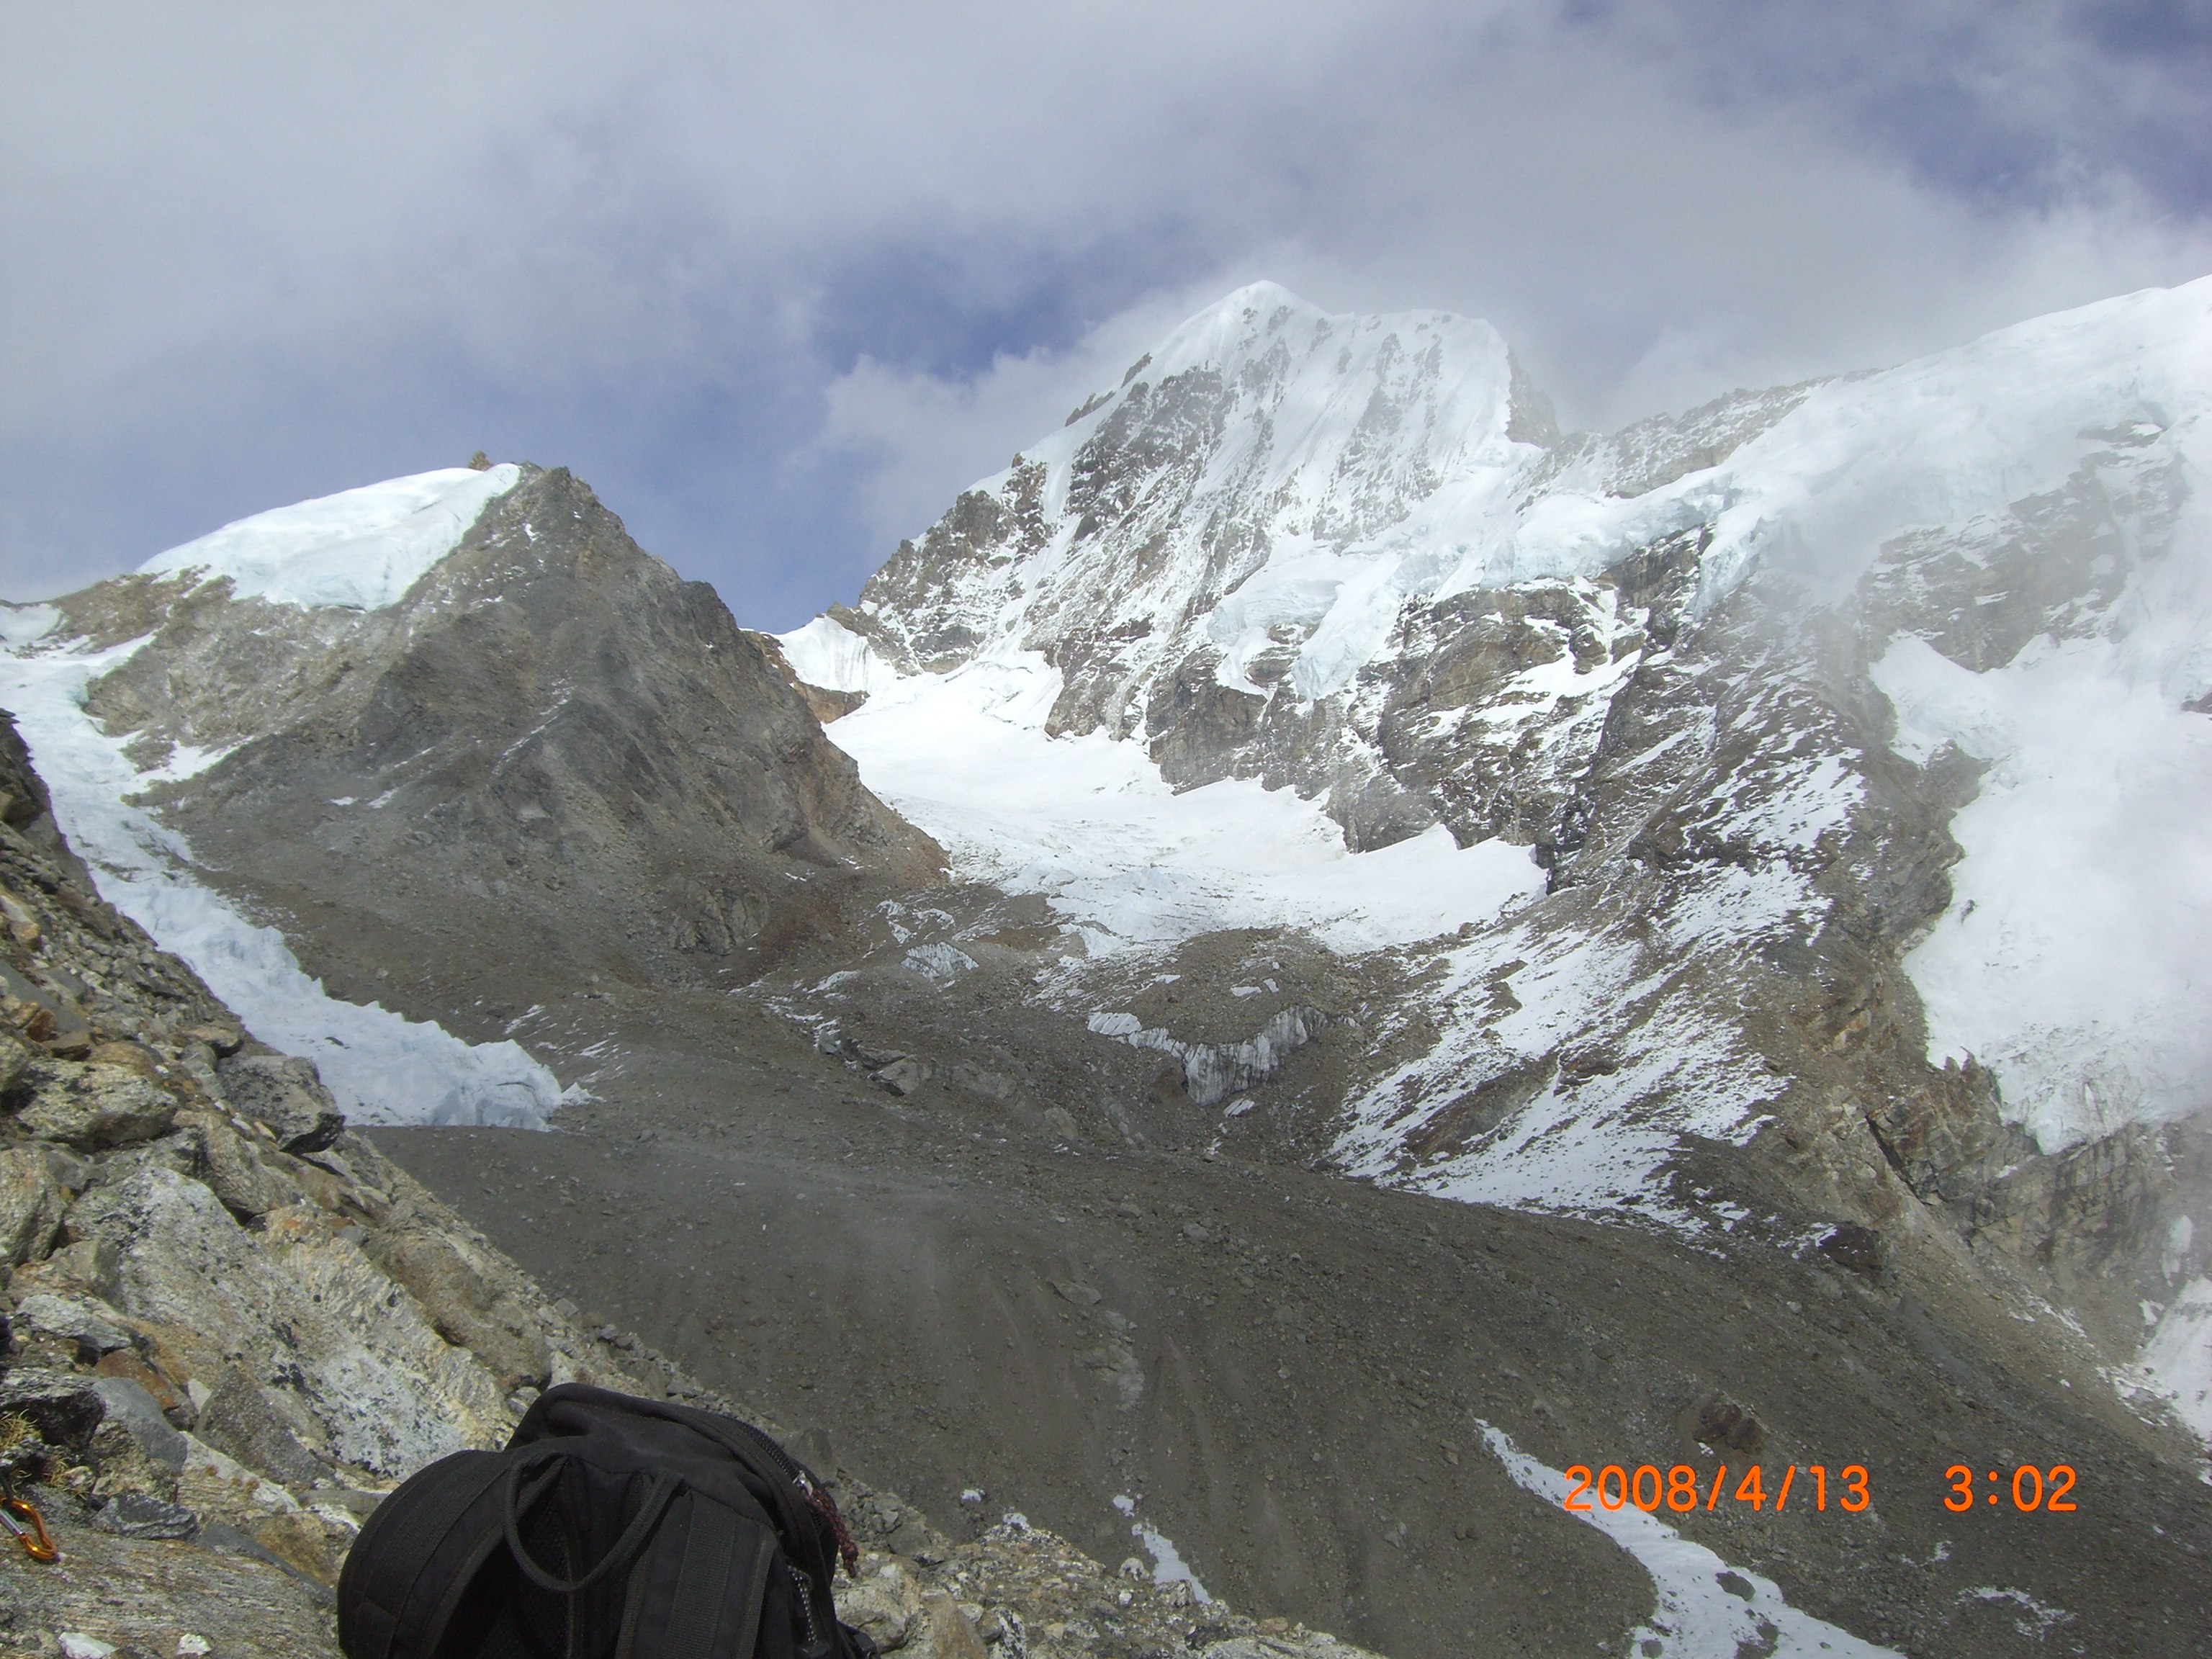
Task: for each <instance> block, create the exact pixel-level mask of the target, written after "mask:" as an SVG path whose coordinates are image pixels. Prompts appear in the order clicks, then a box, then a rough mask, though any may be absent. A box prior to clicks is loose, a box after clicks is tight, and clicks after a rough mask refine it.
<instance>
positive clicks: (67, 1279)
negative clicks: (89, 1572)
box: [8, 1239, 122, 1302]
mask: <svg viewBox="0 0 2212 1659" xmlns="http://www.w3.org/2000/svg"><path fill="white" fill-rule="evenodd" d="M119 1266H120V1264H119V1261H118V1257H117V1255H116V1254H115V1249H114V1246H112V1245H111V1244H104V1243H100V1241H99V1240H97V1239H82V1240H79V1241H78V1242H76V1243H71V1244H64V1245H63V1246H62V1247H61V1248H60V1249H57V1250H56V1251H54V1252H53V1254H52V1255H49V1256H47V1257H46V1260H45V1261H33V1262H30V1263H28V1264H27V1265H25V1266H23V1267H18V1268H17V1269H16V1270H15V1275H14V1277H12V1278H11V1279H9V1281H8V1290H9V1294H10V1295H12V1296H15V1297H26V1296H33V1295H36V1294H38V1293H40V1292H41V1291H52V1292H53V1293H55V1294H57V1295H61V1296H88V1297H92V1298H94V1300H95V1301H100V1302H113V1301H114V1300H115V1297H116V1290H117V1286H118V1285H119V1284H120V1283H121V1282H122V1281H121V1279H120V1278H119V1277H118V1271H119Z"/></svg>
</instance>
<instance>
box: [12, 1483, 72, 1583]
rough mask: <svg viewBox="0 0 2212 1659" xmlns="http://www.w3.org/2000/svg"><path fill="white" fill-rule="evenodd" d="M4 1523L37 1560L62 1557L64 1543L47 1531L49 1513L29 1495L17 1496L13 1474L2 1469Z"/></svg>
mask: <svg viewBox="0 0 2212 1659" xmlns="http://www.w3.org/2000/svg"><path fill="white" fill-rule="evenodd" d="M0 1527H5V1528H7V1529H8V1531H9V1534H11V1535H12V1536H13V1537H14V1538H15V1541H16V1542H17V1543H19V1544H21V1546H22V1547H23V1553H24V1554H26V1555H27V1556H29V1557H30V1558H31V1559H33V1561H58V1560H60V1559H61V1554H62V1553H61V1547H60V1546H58V1544H56V1543H55V1542H54V1541H53V1539H52V1537H51V1536H50V1535H49V1534H47V1532H46V1517H45V1516H42V1515H40V1513H39V1508H38V1505H37V1504H33V1503H32V1502H31V1500H30V1499H29V1498H18V1497H16V1496H15V1477H14V1476H13V1475H10V1474H8V1473H6V1472H5V1471H4V1470H0Z"/></svg>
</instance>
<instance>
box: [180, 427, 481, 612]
mask: <svg viewBox="0 0 2212 1659" xmlns="http://www.w3.org/2000/svg"><path fill="white" fill-rule="evenodd" d="M521 477H522V469H521V468H520V467H519V466H515V465H513V464H511V463H509V464H506V465H500V466H495V467H491V468H489V469H488V470H485V471H477V470H475V469H473V468H470V467H465V466H448V467H441V468H439V469H437V470H436V471H430V472H416V473H411V474H410V475H409V476H407V477H404V478H389V479H386V481H385V482H384V483H374V484H366V485H363V486H362V487H361V488H360V489H343V490H340V491H339V492H338V493H337V495H319V496H317V497H315V498H314V499H313V500H312V501H299V502H295V504H293V505H292V506H290V507H276V508H273V509H271V510H270V511H269V512H266V513H253V514H252V515H251V516H250V517H247V518H243V519H240V520H235V521H234V522H233V523H230V524H227V525H225V526H222V529H220V530H216V531H211V532H209V533H208V534H207V535H204V536H201V537H198V538H196V539H194V540H192V541H189V542H186V543H185V544H183V545H182V546H180V547H173V548H171V549H170V550H168V551H167V552H166V553H157V554H155V556H153V557H152V558H150V559H149V560H147V561H146V562H145V563H144V564H143V565H141V566H139V567H138V574H141V575H146V576H166V575H172V574H179V573H182V572H185V571H199V572H202V573H204V579H205V580H216V579H217V578H221V577H228V578H229V579H230V582H231V590H232V597H233V598H234V599H249V598H253V599H266V600H268V601H269V602H270V603H271V604H272V605H296V606H299V607H301V608H303V609H326V608H329V609H338V610H346V611H381V610H383V609H385V608H386V606H388V605H397V604H398V602H399V600H400V599H401V598H402V597H403V596H404V594H405V593H406V592H407V590H408V589H409V588H410V587H412V586H414V585H415V584H416V581H418V580H421V578H422V575H423V574H424V573H426V572H427V571H428V569H429V568H430V567H431V566H433V565H435V564H436V563H437V562H438V561H439V560H441V559H442V558H444V557H445V556H446V555H447V554H448V553H450V552H452V551H453V549H454V548H456V547H458V546H459V544H460V541H461V538H462V537H463V536H465V535H466V534H467V533H468V532H469V527H470V526H471V525H473V524H475V523H476V521H477V516H478V515H479V514H480V513H483V509H484V507H486V506H487V505H488V504H489V502H491V501H495V500H497V499H498V498H499V497H500V496H501V495H505V494H507V491H508V490H510V489H513V488H514V486H515V484H516V483H517V482H519V481H520V478H521Z"/></svg>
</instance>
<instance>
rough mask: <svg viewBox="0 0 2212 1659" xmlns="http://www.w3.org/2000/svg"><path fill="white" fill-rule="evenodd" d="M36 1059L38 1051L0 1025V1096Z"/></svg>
mask: <svg viewBox="0 0 2212 1659" xmlns="http://www.w3.org/2000/svg"><path fill="white" fill-rule="evenodd" d="M38 1057H39V1051H38V1050H37V1049H36V1048H33V1047H32V1046H31V1044H30V1043H29V1042H27V1041H26V1040H25V1039H24V1038H23V1037H22V1036H21V1035H20V1034H18V1033H17V1032H16V1031H15V1030H14V1029H13V1028H12V1027H10V1026H9V1025H7V1024H0V1095H5V1094H6V1093H7V1092H8V1091H9V1090H11V1089H13V1088H14V1087H15V1085H16V1084H17V1082H18V1081H19V1080H21V1078H22V1075H23V1073H24V1072H25V1070H26V1069H27V1067H28V1066H30V1064H31V1062H32V1061H33V1060H36V1059H38Z"/></svg>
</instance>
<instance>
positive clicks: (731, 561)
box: [0, 0, 2212, 628]
mask: <svg viewBox="0 0 2212 1659" xmlns="http://www.w3.org/2000/svg"><path fill="white" fill-rule="evenodd" d="M356 13H360V15H356ZM0 227H4V235H5V238H6V242H5V247H4V254H0V594H4V595H5V596H7V597H9V598H15V599H21V598H25V597H32V596H38V595H44V594H50V593H53V592H61V591H64V590H66V589H68V588H70V587H74V586H80V585H82V583H83V582H86V581H89V580H95V579H96V578H98V577H100V576H102V575H106V574H112V573H113V572H114V571H117V570H119V569H124V568H129V567H131V566H132V565H135V564H137V563H138V562H141V561H142V560H143V559H144V558H146V557H148V556H150V555H152V554H153V553H155V552H157V551H159V550H161V549H162V548H164V547H167V546H169V545H172V544H174V543H176V542H179V541H181V540H184V539H186V538H189V537H191V536H193V535H197V534H198V533H201V532H204V531H206V530H208V529H210V528H212V527H213V526H216V525H217V524H219V523H221V522H222V521H224V520H228V519H231V518H234V517H237V516H240V514H243V513H249V512H252V511H255V510H258V509H259V508H262V507H269V506H274V505H276V504H279V503H281V502H284V501H295V500H298V499H301V498H302V497H304V496H307V495H318V494H322V493H325V492H327V491H330V490H332V489H343V488H344V487H346V486H348V485H350V484H355V483H365V482H368V481H370V480H372V479H375V478H379V477H389V476H392V475H393V474H396V473H400V472H406V471H418V470H420V469H422V468H424V467H428V466H433V465H449V464H452V463H454V462H457V461H459V460H461V459H465V458H466V456H467V455H468V453H470V452H471V450H474V449H477V448H479V447H482V448H483V449H486V450H488V451H489V452H490V453H492V454H493V455H494V456H495V458H499V459H532V460H537V461H539V462H543V463H545V464H548V465H552V464H564V465H569V466H571V467H573V468H574V470H575V471H577V472H579V473H580V474H581V475H582V476H583V477H586V478H587V479H588V480H590V481H591V482H592V484H593V485H594V486H595V487H596V488H597V489H599V493H600V495H602V497H603V498H604V499H605V500H606V501H607V502H608V503H609V505H611V507H613V508H614V509H615V510H616V511H617V512H618V513H621V514H622V515H623V518H624V519H625V520H627V521H628V523H629V526H630V527H631V529H632V531H633V532H634V533H635V534H636V536H637V537H638V538H639V539H640V540H641V542H642V543H643V544H645V545H646V546H647V547H648V548H649V549H651V550H653V551H654V552H656V553H658V554H659V555H661V556H663V557H665V558H667V559H668V560H669V561H670V562H671V563H673V564H674V565H676V566H677V568H678V569H680V570H682V571H683V572H684V574H687V575H690V576H693V577H700V578H704V579H706V580H711V581H713V582H714V584H715V585H716V586H717V587H718V588H719V589H720V591H721V592H722V593H723V595H724V597H725V598H726V599H727V600H728V601H729V603H730V605H731V607H732V610H734V611H736V612H737V614H738V617H739V619H740V620H742V621H744V622H746V623H751V624H754V625H757V626H768V627H779V628H781V627H788V626H791V625H793V624H795V623H798V622H799V621H801V620H803V619H804V618H805V617H806V616H808V615H810V614H811V613H812V612H813V611H816V610H817V609H819V608H820V606H822V605H824V604H826V603H828V602H829V601H830V600H832V599H849V598H850V597H852V595H853V593H854V591H855V590H856V589H857V587H858V586H859V584H860V581H861V580H863V579H864V578H865V576H866V574H867V573H868V572H869V571H870V570H871V569H872V568H873V567H874V566H875V565H876V564H877V563H878V562H880V561H881V560H882V559H883V557H884V556H886V555H887V554H888V553H889V551H890V548H891V547H892V545H894V544H896V539H897V538H898V537H899V536H900V535H902V534H908V533H912V532H915V531H917V530H919V529H920V528H921V527H922V526H925V525H926V524H927V522H928V521H929V520H931V519H932V518H933V517H934V516H935V514H936V513H937V512H938V511H939V510H940V509H941V508H942V507H943V506H944V505H945V503H946V502H947V501H949V500H950V499H951V495H953V494H954V493H955V492H956V491H957V489H959V488H960V487H961V486H962V485H963V483H967V482H968V481H969V480H970V479H972V478H973V477H976V476H978V475H980V474H982V473H985V472H987V471H992V470H994V469H995V468H996V467H998V466H1000V465H1004V463H1005V461H1006V458H1007V456H1008V455H1009V454H1011V453H1012V451H1013V450H1015V449H1016V448H1018V447H1020V446H1021V445H1022V444H1023V443H1024V442H1025V441H1028V440H1029V439H1030V438H1031V437H1034V436H1036V435H1038V434H1039V433H1041V432H1042V431H1044V430H1047V429H1048V428H1052V427H1054V426H1056V425H1057V424H1058V422H1059V420H1060V416H1062V415H1063V414H1064V413H1065V412H1066V410H1068V409H1069V408H1071V407H1072V406H1073V405H1074V404H1077V403H1079V401H1080V400H1081V399H1082V398H1083V396H1084V395H1085V393H1086V392H1088V391H1089V390H1091V389H1092V388H1093V387H1095V386H1100V385H1110V384H1112V383H1113V382H1114V381H1115V380H1118V379H1119V378H1120V372H1121V368H1122V367H1123V366H1124V365H1125V364H1126V363H1127V362H1129V361H1131V360H1132V359H1133V358H1134V357H1135V356H1137V355H1138V354H1139V353H1140V352H1141V351H1142V350H1143V349H1145V347H1146V344H1147V343H1149V342H1150V341H1151V340H1152V339H1153V338H1155V337H1158V335H1159V334H1160V333H1162V332H1164V331H1165V329H1166V328H1167V327H1169V326H1170V325H1172V324H1173V323H1174V322H1175V321H1176V320H1177V319H1179V318H1180V317H1182V316H1183V315H1185V314H1188V313H1189V312H1190V311H1192V310H1194V309H1196V308H1197V307H1200V306H1201V305H1203V304H1204V303H1206V301H1209V300H1211V299H1212V298H1214V297H1217V296H1218V295H1219V294H1221V293H1224V292H1225V291H1227V290H1228V289H1231V288H1233V287H1235V286H1237V284H1239V283H1243V282H1246V281H1249V280H1251V279H1253V278H1255V277H1259V276H1271V277H1273V278H1274V279H1275V280H1278V281H1280V282H1283V283H1287V284H1288V285H1290V286H1291V287H1292V288H1294V289H1298V290H1299V291H1300V292H1302V293H1304V295H1307V297H1309V298H1310V299H1312V300H1315V301H1318V302H1320V303H1322V304H1324V305H1328V306H1331V307H1336V308H1339V309H1344V310H1374V309H1390V308H1396V307H1431V306H1434V307H1447V308H1449V309H1452V310H1456V311H1461V312H1465V313H1469V314H1473V315H1479V316H1486V317H1488V318H1489V319H1491V320H1492V321H1493V322H1495V323H1496V324H1497V325H1498V326H1499V327H1500V328H1501V329H1502V330H1503V331H1504V332H1505V334H1506V336H1507V337H1508V338H1509V339H1510V341H1512V342H1513V343H1514V345H1515V348H1516V351H1517V352H1518V353H1519V354H1520V355H1521V356H1522V358H1523V360H1524V361H1525V362H1527V363H1528V366H1529V368H1530V369H1531V371H1532V372H1533V373H1534V375H1535V376H1536V378H1537V380H1538V381H1539V383H1540V384H1541V385H1543V386H1545V387H1546V388H1547V390H1548V391H1549V392H1551V393H1552V394H1553V397H1554V398H1555V400H1556V401H1557V402H1558V403H1559V405H1560V407H1561V410H1562V413H1563V414H1564V415H1565V416H1566V417H1567V418H1568V419H1569V420H1570V421H1571V422H1575V423H1579V424H1585V425H1591V426H1599V427H1604V426H1610V425H1614V424H1618V423H1620V422H1624V421H1626V420H1628V419H1632V418H1634V417H1635V416H1638V415H1642V414H1645V413H1649V412H1651V411H1653V410H1658V409H1662V408H1680V407H1684V406H1686V405H1687V404H1693V403H1696V402H1699V401H1702V400H1703V399H1704V398H1707V397H1710V396H1711V395H1713V394H1714V393H1715V392H1719V391H1723V390H1726V389H1727V388H1729V387H1730V386H1736V385H1743V384H1763V383H1766V382H1770V381H1774V380H1785V379H1795V378H1800V377H1802V376H1804V375H1807V374H1818V373H1825V372H1832V371H1835V370H1840V369H1847V368H1858V367H1866V366H1871V365H1875V364H1881V363H1886V362H1895V361H1898V360H1899V359H1902V358H1904V357H1906V356H1911V355H1914V354H1915V353H1917V352H1920V351H1923V350H1929V349H1936V348H1939V347H1942V346H1943V345H1946V344H1949V343H1955V342H1956V341H1958V340H1960V339H1963V338H1966V337H1970V336H1971V335H1972V334H1973V333H1975V332H1978V331H1980V330H1983V329H1984V328H1988V327H1992V326H1995V325H2000V324H2002V323H2005V322H2008V321H2011V320H2015V319H2018V318H2021V317H2023V316H2027V315H2032V314H2034V313H2037V312H2040V311H2046V310H2051V309H2056V308H2057V307H2063V306H2067V305H2072V304H2077V303H2081V302H2083V301H2088V300H2092V299H2095V298H2099V297H2101V296H2103V295H2107V294H2112V293H2117V292H2121V291H2124V290H2126V289H2132V288H2137V287H2142V286H2144V285H2147V284H2151V283H2172V282H2177V281H2181V280H2185V279H2187V278H2190V277H2192V276H2200V275H2203V274H2205V273H2206V272H2207V271H2208V270H2212V8H2208V7H2207V6H2205V5H2203V4H2201V3H2199V4H2185V3H2181V0H2157V3H2144V4H2103V5H2073V4H2056V3H2048V4H2038V3H2025V4H2018V5H2009V6H2004V7H2001V8H2000V7H1991V6H1976V5H1963V4H1945V3H1941V0H1929V3H1921V4H1917V5H1905V4H1893V3H1887V0H1880V3H1866V4H1861V5H1857V6H1853V7H1848V8H1846V7H1838V6H1834V5H1832V4H1812V3H1805V4H1788V3H1784V4H1766V5H1751V4H1742V3H1733V4H1732V3H1726V0H1722V3H1708V4H1700V5H1690V4H1686V3H1684V4H1679V5H1675V4H1668V3H1663V0H1637V3H1633V4H1629V3H1620V4H1614V3H1601V0H1582V3H1567V4H1559V3H1547V4H1534V3H1525V4H1524V3H1490V4H1484V3H1460V4H1451V5H1444V4H1436V3H1395V4H1394V3H1387V0H1369V3H1364V4H1360V5H1356V6H1355V5H1335V4H1306V5H1294V6H1285V5H1281V4H1270V5H1259V4H1216V5H1210V6H1206V7H1202V8H1193V7H1190V6H1188V4H1187V3H1186V4H1179V5H1168V4H1151V3H1146V0H1124V3H1120V4H1115V5H1110V6H1109V5H1094V4H1089V3H1084V0H1066V3H1062V4H1059V5H1055V6H1051V7H1038V6H1035V5H1030V6H1022V7H1015V6H1001V5H957V4H948V5H935V6H929V7H915V6H913V5H910V4H909V5H903V6H890V5H876V4H860V3H834V0H823V3H816V4H811V5H806V6H799V5H795V4H790V5H786V4H774V5H771V4H753V5H745V6H732V5H729V4H726V3H717V4H696V3H681V4H655V3H650V0H645V3H639V4H634V5H631V6H629V7H625V8H622V9H613V8H605V7H584V6H565V5H562V4H560V3H542V4H534V5H530V6H511V7H509V6H452V5H447V6H436V7H434V6H404V5H388V6H383V7H380V8H377V9H374V12H373V13H367V12H361V11H360V9H354V10H351V11H349V12H348V13H347V14H346V15H342V16H341V15H337V14H336V13H335V12H334V11H333V10H332V9H325V8H274V7H268V6H264V5H251V6H226V5H222V4H214V5H208V6H196V7H192V8H189V9H186V8H178V7H173V6H118V5H106V4H100V3H86V4H75V5H70V6H67V7H45V8H34V7H13V8H9V9H8V10H7V11H6V13H5V14H4V15H0Z"/></svg>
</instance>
